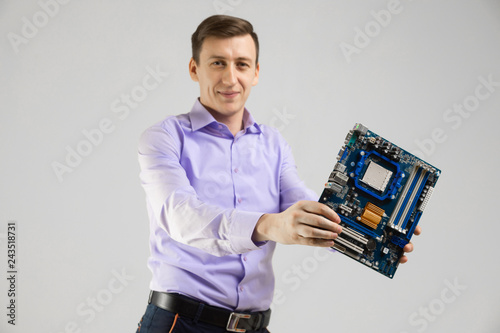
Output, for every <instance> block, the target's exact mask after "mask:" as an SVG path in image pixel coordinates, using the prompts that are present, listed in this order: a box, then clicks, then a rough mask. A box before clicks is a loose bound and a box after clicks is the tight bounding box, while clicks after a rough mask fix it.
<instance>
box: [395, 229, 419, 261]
mask: <svg viewBox="0 0 500 333" xmlns="http://www.w3.org/2000/svg"><path fill="white" fill-rule="evenodd" d="M421 233H422V228H420V226H419V225H417V227H416V228H415V231H414V235H416V236H418V235H420V234H421ZM403 251H404V252H406V253H410V252H412V251H413V244H412V243H411V242H409V243H408V244H406V245H405V247H404V248H403ZM407 261H408V257H407V256H405V255H403V256H402V257H401V259H399V263H400V264H404V263H405V262H407Z"/></svg>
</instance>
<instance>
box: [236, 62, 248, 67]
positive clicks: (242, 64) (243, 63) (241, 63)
mask: <svg viewBox="0 0 500 333" xmlns="http://www.w3.org/2000/svg"><path fill="white" fill-rule="evenodd" d="M238 66H240V67H249V66H248V64H247V63H245V62H240V63H239V64H238Z"/></svg>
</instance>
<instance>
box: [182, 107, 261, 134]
mask: <svg viewBox="0 0 500 333" xmlns="http://www.w3.org/2000/svg"><path fill="white" fill-rule="evenodd" d="M189 119H190V120H191V130H192V131H193V132H194V131H197V130H199V129H201V128H203V127H206V126H208V125H210V124H213V123H215V124H218V122H217V120H215V118H214V117H213V116H212V115H211V114H210V112H208V110H207V109H206V108H205V107H204V106H203V104H201V102H200V100H199V99H196V102H195V103H194V105H193V108H192V109H191V112H190V113H189ZM243 128H244V129H245V130H246V132H247V133H255V134H260V133H261V132H262V131H261V129H260V126H259V124H257V123H256V122H255V120H254V119H253V117H252V115H251V114H250V112H249V111H248V110H247V108H245V110H244V111H243Z"/></svg>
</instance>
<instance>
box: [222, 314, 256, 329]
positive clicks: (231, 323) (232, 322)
mask: <svg viewBox="0 0 500 333" xmlns="http://www.w3.org/2000/svg"><path fill="white" fill-rule="evenodd" d="M250 317H251V315H249V314H245V313H236V312H231V314H230V315H229V320H228V321H227V325H226V330H227V331H229V332H246V330H245V329H243V328H237V327H238V323H239V321H240V319H242V318H243V319H249V318H250Z"/></svg>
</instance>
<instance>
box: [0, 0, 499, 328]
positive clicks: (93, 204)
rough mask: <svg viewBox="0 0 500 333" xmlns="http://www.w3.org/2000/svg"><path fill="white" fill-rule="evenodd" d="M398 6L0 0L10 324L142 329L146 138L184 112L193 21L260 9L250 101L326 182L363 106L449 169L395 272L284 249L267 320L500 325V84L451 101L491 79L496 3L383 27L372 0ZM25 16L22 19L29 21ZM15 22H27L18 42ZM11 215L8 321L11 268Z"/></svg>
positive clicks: (1, 286) (410, 16)
mask: <svg viewBox="0 0 500 333" xmlns="http://www.w3.org/2000/svg"><path fill="white" fill-rule="evenodd" d="M61 2H62V0H61ZM390 2H391V1H378V0H377V1H360V0H354V1H353V0H349V1H348V0H342V1H319V0H316V1H307V2H306V1H263V0H259V1H251V0H221V1H211V0H210V1H201V0H200V1H158V0H155V1H130V0H121V1H118V0H113V1H111V0H110V1H95V0H92V1H68V3H66V4H60V5H57V7H58V9H57V8H56V6H54V5H52V7H51V8H52V9H51V10H52V16H49V15H47V14H43V13H44V12H43V9H42V7H41V5H40V3H42V4H43V3H52V4H54V3H55V2H54V1H49V0H42V1H41V2H40V3H39V2H36V1H0V32H1V34H0V35H1V36H2V38H1V39H0V44H1V46H0V52H1V54H0V61H1V67H0V70H1V73H0V98H1V103H0V108H1V113H0V149H1V163H0V168H1V169H0V189H1V190H0V249H1V252H0V253H1V255H0V269H1V273H0V304H1V305H2V306H1V308H2V309H4V310H2V311H0V318H2V319H1V320H0V331H1V332H47V333H48V332H57V333H61V332H132V331H135V328H136V324H137V322H138V321H139V319H140V317H141V315H142V314H143V312H144V310H145V306H146V300H147V293H148V284H149V280H150V272H149V270H148V269H147V267H146V259H147V256H148V219H147V214H146V209H145V201H144V193H143V190H142V189H141V187H140V185H139V180H138V172H139V168H138V163H137V158H136V147H137V141H138V137H139V135H140V133H141V132H142V131H143V130H144V129H145V128H147V127H148V126H150V125H152V124H153V123H155V122H157V121H159V120H161V119H163V118H164V117H166V116H167V115H171V114H178V113H185V112H187V111H189V110H190V108H191V106H192V104H193V102H194V100H195V98H196V97H197V96H198V86H197V84H195V83H193V82H192V81H191V80H190V78H189V76H188V72H187V65H188V61H189V57H190V35H191V34H192V33H193V31H194V30H195V28H196V26H197V25H198V24H199V22H201V21H202V19H204V18H205V17H207V16H209V15H212V14H216V13H225V14H230V15H235V16H240V17H243V18H246V19H248V20H250V21H251V22H252V23H253V24H254V27H255V29H256V31H257V32H258V34H259V36H260V40H261V59H260V63H261V73H260V74H261V77H260V82H259V84H258V85H257V86H256V87H255V88H254V90H253V91H252V94H251V97H250V99H249V101H248V103H247V106H248V108H249V109H250V110H251V111H252V113H253V114H254V116H255V118H256V119H257V120H258V121H259V122H261V123H266V124H270V125H274V126H276V127H278V128H279V129H280V131H281V132H282V134H283V135H284V136H285V138H286V139H287V140H288V142H289V143H290V145H291V146H292V147H293V152H294V156H295V159H296V161H297V166H298V170H299V173H300V175H301V176H302V178H303V179H304V180H305V182H306V183H307V185H308V186H310V187H311V188H312V189H314V190H315V191H316V192H317V193H318V194H319V193H320V192H321V190H322V187H323V184H324V182H325V180H326V177H327V176H328V174H329V172H330V171H331V169H332V167H333V164H334V161H335V156H336V153H337V151H338V149H339V146H340V145H341V144H342V142H343V139H344V137H345V134H346V132H347V130H348V129H350V128H351V127H352V126H353V124H354V123H355V122H362V123H363V124H365V125H366V126H368V127H369V128H370V129H372V130H373V131H375V132H377V133H378V134H380V135H382V136H384V137H386V138H388V139H390V140H392V141H393V142H395V143H396V144H398V145H400V146H401V147H403V148H405V149H407V150H410V151H417V150H420V151H421V153H423V154H421V156H423V157H424V158H425V159H426V160H428V161H429V162H430V163H432V164H434V165H436V166H437V167H439V168H441V169H442V170H443V174H442V177H441V179H440V181H439V182H438V186H437V188H436V191H435V194H434V197H433V199H432V200H431V202H430V204H429V206H428V208H427V210H426V212H425V214H424V217H423V219H422V220H421V226H422V228H423V234H422V235H421V236H419V237H416V238H415V239H414V243H415V247H416V250H415V252H414V253H412V254H411V256H410V262H409V263H408V264H406V265H404V266H400V268H399V269H398V272H397V274H396V276H395V278H394V279H393V280H390V279H387V278H385V277H383V276H382V275H379V274H377V273H375V272H373V271H371V270H369V269H367V268H365V267H364V266H362V265H359V264H356V263H355V262H353V261H352V260H348V259H347V258H345V257H344V256H340V255H335V254H328V253H326V252H322V251H324V250H321V251H315V249H314V248H307V247H300V246H278V249H277V252H276V255H275V258H274V264H275V274H276V289H277V291H278V294H277V297H276V300H275V303H274V305H273V310H274V315H273V319H272V324H271V326H270V330H271V331H272V332H273V333H275V332H367V331H371V332H396V333H403V332H407V333H412V332H445V331H446V332H451V331H454V332H498V331H499V330H500V319H499V318H498V309H499V301H498V300H499V297H500V286H499V284H498V278H497V277H498V273H499V267H498V266H499V264H498V263H499V261H498V255H497V246H496V245H497V244H496V241H497V239H498V233H499V231H500V225H499V222H498V213H497V211H496V210H497V209H498V202H497V201H498V199H499V198H498V194H497V193H498V192H497V189H498V186H499V185H500V184H499V177H498V174H497V173H498V169H497V165H496V163H497V161H498V155H497V153H498V150H499V149H498V121H499V120H500V117H499V115H498V107H499V106H500V87H499V86H496V87H493V88H491V89H492V92H490V94H489V96H488V97H487V98H482V100H480V101H479V104H478V105H475V106H474V108H473V109H474V110H473V111H472V112H470V113H467V114H466V116H459V117H458V119H457V118H456V117H457V114H454V115H453V116H454V117H455V118H454V120H453V122H451V121H450V120H446V118H445V117H446V116H447V115H448V116H450V114H448V113H447V112H449V111H447V110H448V109H450V108H452V107H453V106H454V104H462V103H464V102H465V101H467V102H469V103H472V102H473V101H474V97H473V96H474V94H475V92H476V87H478V85H480V84H481V83H480V79H479V78H481V77H482V78H483V79H486V80H488V78H490V79H491V80H492V81H494V82H497V85H498V82H500V66H499V65H500V61H499V59H500V43H499V41H500V3H499V2H498V1H493V0H489V1H488V0H481V1H478V0H476V1H456V0H455V1H452V0H437V1H424V0H415V1H410V0H401V1H400V5H399V7H398V8H399V9H400V12H399V13H398V14H392V15H391V19H390V22H388V23H387V24H385V23H384V25H386V26H381V25H380V24H379V23H376V22H377V21H375V18H374V16H373V14H372V13H371V11H375V12H376V13H380V11H381V10H387V8H388V4H389V3H390ZM221 3H222V4H225V5H224V6H223V7H221V6H220V4H221ZM56 9H57V12H56ZM49 11H50V10H49ZM40 12H41V13H40ZM44 15H45V18H46V20H44ZM23 18H24V20H23ZM34 20H38V21H37V22H38V24H39V25H40V27H39V28H37V30H38V31H36V32H34V31H31V35H30V34H29V33H28V32H27V30H26V29H27V28H23V27H24V26H25V25H26V24H27V23H26V21H29V22H32V23H33V21H34ZM377 25H378V27H379V29H378V30H377ZM367 27H368V28H369V29H373V30H371V32H370V33H371V35H372V37H370V38H369V43H368V45H366V46H365V47H362V48H359V50H358V51H359V52H358V53H354V54H352V56H351V57H349V59H348V57H346V56H345V55H344V54H343V53H342V50H341V45H345V44H342V43H348V44H350V45H355V38H356V34H357V32H356V31H358V30H357V29H360V30H362V31H364V30H365V28H367ZM23 29H25V30H26V31H24V32H25V34H26V33H28V35H30V37H29V38H26V40H24V43H21V44H19V45H17V46H15V45H14V44H13V43H12V42H11V39H12V38H13V37H12V36H13V34H16V35H18V36H21V37H22V36H23ZM9 36H10V37H9ZM23 38H24V37H23ZM358 42H359V41H358ZM358 45H359V43H358ZM16 51H17V52H16ZM348 60H349V61H348ZM148 68H151V69H153V70H155V69H156V68H158V69H159V70H160V71H161V72H168V76H167V77H165V78H163V79H162V80H163V81H162V82H161V83H160V84H159V85H158V87H157V88H156V89H153V90H151V91H148V92H147V96H146V97H145V98H144V100H142V101H141V102H140V103H138V105H137V107H136V108H134V109H130V112H129V114H127V115H126V116H125V114H123V113H115V112H113V108H112V103H113V102H114V101H115V100H117V99H118V100H119V99H120V98H121V95H122V94H129V95H130V94H131V92H132V91H136V93H137V92H138V91H140V86H141V85H142V82H143V79H144V78H145V77H146V76H147V75H148ZM151 82H153V81H151ZM137 87H139V88H137ZM134 89H135V90H134ZM480 89H482V90H480V91H481V92H482V93H485V92H487V90H486V89H485V88H480ZM476 101H478V100H477V99H476ZM121 105H122V106H123V104H121ZM115 106H116V105H115ZM120 115H121V118H120V117H119V116H120ZM285 115H286V116H285ZM103 119H109V121H110V122H111V123H112V125H113V126H114V127H113V129H114V130H113V131H112V132H111V133H108V134H104V136H103V138H102V140H101V142H99V144H97V145H96V146H92V147H91V148H92V151H91V152H90V153H89V154H88V156H85V157H83V158H82V161H81V162H80V164H79V165H78V166H76V167H74V168H72V172H71V173H70V172H68V173H64V174H63V175H62V181H59V180H58V177H57V176H56V173H55V172H54V170H53V166H52V164H53V163H54V162H59V163H65V158H66V154H67V150H66V147H67V146H69V147H71V148H72V149H76V147H77V145H78V144H79V143H80V142H81V141H82V140H85V136H84V135H83V134H82V131H83V130H87V131H90V130H92V129H95V128H97V127H98V126H99V123H100V122H101V121H102V120H103ZM458 121H460V123H458ZM436 129H437V131H438V132H440V134H439V135H438V138H437V140H436V139H433V140H432V143H431V142H430V140H431V139H430V138H432V133H433V131H436ZM436 141H439V142H436ZM422 144H424V147H425V148H426V149H427V150H426V151H422V148H421V145H422ZM87 148H88V147H87ZM11 220H15V221H17V223H18V250H17V256H18V269H19V275H18V284H17V291H18V298H17V305H18V308H17V322H16V326H15V327H13V326H11V325H8V324H7V319H8V318H7V316H6V315H5V313H6V312H7V310H6V308H5V306H6V305H7V301H8V298H7V289H8V286H7V281H6V279H5V278H4V277H3V276H5V275H6V271H7V267H6V261H7V255H6V243H7V242H6V238H5V236H6V228H7V223H8V221H11ZM120 274H122V275H123V274H125V275H126V278H125V280H123V279H122V280H117V279H116V275H120ZM120 281H122V282H120ZM454 284H455V285H457V284H458V285H459V286H460V287H459V288H458V289H457V288H456V287H455V288H454V289H453V288H450V285H454ZM93 300H94V301H95V302H97V303H96V304H95V305H94V306H95V307H94V308H92V305H91V304H92V302H93Z"/></svg>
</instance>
